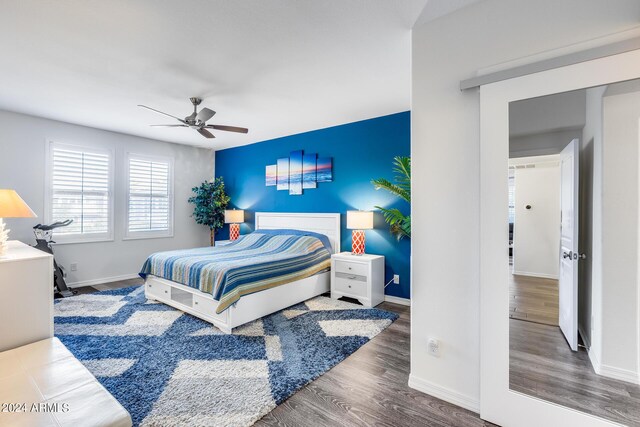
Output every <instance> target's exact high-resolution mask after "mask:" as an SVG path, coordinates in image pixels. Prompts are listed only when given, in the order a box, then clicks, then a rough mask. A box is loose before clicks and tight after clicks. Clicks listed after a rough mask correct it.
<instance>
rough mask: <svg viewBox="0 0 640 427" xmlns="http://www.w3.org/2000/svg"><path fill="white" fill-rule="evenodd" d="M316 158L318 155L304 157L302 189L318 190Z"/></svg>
mask: <svg viewBox="0 0 640 427" xmlns="http://www.w3.org/2000/svg"><path fill="white" fill-rule="evenodd" d="M316 157H318V156H317V154H316V153H313V154H305V155H304V156H302V188H316V187H317V185H316Z"/></svg>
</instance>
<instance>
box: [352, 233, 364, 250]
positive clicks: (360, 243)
mask: <svg viewBox="0 0 640 427" xmlns="http://www.w3.org/2000/svg"><path fill="white" fill-rule="evenodd" d="M351 254H352V255H362V254H364V230H353V231H352V232H351Z"/></svg>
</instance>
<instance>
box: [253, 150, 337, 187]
mask: <svg viewBox="0 0 640 427" xmlns="http://www.w3.org/2000/svg"><path fill="white" fill-rule="evenodd" d="M332 163H333V162H332V159H331V157H318V155H317V154H315V153H314V154H304V153H303V151H302V150H296V151H292V152H291V154H290V155H289V157H284V158H281V159H278V160H277V162H276V164H275V165H268V166H267V167H266V171H265V172H266V173H265V184H266V186H267V187H272V186H275V187H276V188H277V189H278V190H289V194H290V195H296V196H299V195H301V194H302V190H303V189H310V188H316V187H317V183H318V182H331V181H332V180H333V164H332Z"/></svg>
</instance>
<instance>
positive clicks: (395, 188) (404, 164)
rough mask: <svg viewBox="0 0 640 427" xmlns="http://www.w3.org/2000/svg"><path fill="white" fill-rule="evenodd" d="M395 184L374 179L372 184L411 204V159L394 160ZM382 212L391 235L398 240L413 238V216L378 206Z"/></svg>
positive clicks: (399, 158)
mask: <svg viewBox="0 0 640 427" xmlns="http://www.w3.org/2000/svg"><path fill="white" fill-rule="evenodd" d="M393 172H394V182H391V181H389V180H388V179H385V178H379V179H374V180H372V181H371V183H372V184H373V185H374V187H375V188H376V190H379V189H381V188H382V189H384V190H387V191H388V192H390V193H391V194H394V195H396V196H398V197H400V198H401V199H402V200H404V201H406V202H407V203H409V204H411V157H406V156H396V157H394V158H393ZM376 209H378V210H380V211H381V212H382V215H383V216H384V220H385V221H386V222H387V224H389V229H390V230H391V233H392V234H393V235H394V236H396V238H397V239H398V240H401V239H402V238H404V237H407V238H409V239H410V238H411V215H403V214H402V212H400V210H399V209H396V208H393V209H387V208H383V207H380V206H376Z"/></svg>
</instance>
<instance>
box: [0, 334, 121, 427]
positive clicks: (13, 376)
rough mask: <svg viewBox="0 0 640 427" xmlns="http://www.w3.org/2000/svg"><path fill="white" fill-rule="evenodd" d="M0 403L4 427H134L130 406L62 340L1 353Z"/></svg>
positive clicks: (47, 340) (0, 417) (34, 344)
mask: <svg viewBox="0 0 640 427" xmlns="http://www.w3.org/2000/svg"><path fill="white" fill-rule="evenodd" d="M0 405H1V406H0V426H5V425H6V426H14V427H17V426H38V427H49V426H52V427H54V426H55V427H61V426H83V427H99V426H100V427H102V426H104V427H106V426H110V427H130V426H131V416H130V415H129V413H128V412H127V410H126V409H124V408H123V407H122V405H120V403H118V401H117V400H116V399H115V398H114V397H113V396H112V395H111V394H110V393H109V392H108V391H107V390H106V389H105V388H104V387H103V386H102V385H101V384H100V383H99V382H98V381H97V380H96V379H95V377H94V376H93V375H92V374H91V372H89V371H88V370H87V368H85V367H84V365H82V363H80V362H79V361H78V360H77V359H76V358H75V357H74V356H73V354H71V352H70V351H69V350H67V348H66V347H65V346H64V344H62V343H61V342H60V340H58V339H57V338H49V339H45V340H42V341H38V342H35V343H33V344H29V345H25V346H22V347H18V348H15V349H13V350H8V351H4V352H2V353H0Z"/></svg>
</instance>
